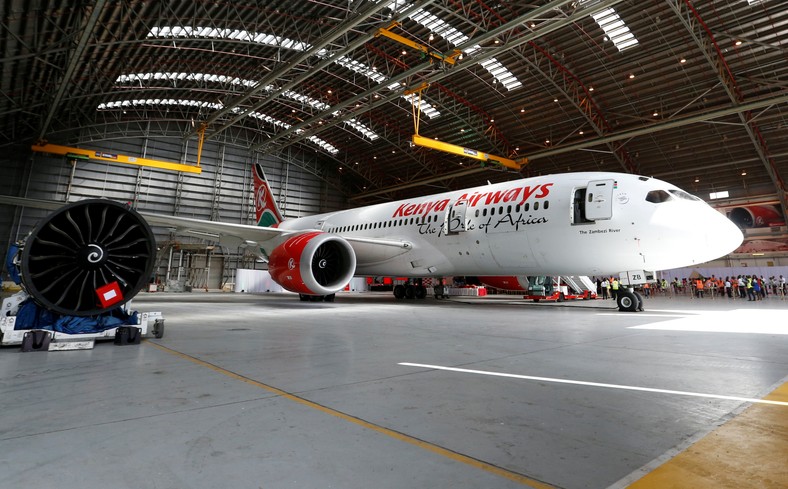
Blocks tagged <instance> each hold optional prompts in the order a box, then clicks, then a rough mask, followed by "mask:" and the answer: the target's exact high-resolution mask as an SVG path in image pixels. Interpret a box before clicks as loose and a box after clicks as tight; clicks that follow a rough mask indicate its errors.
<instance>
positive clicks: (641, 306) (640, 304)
mask: <svg viewBox="0 0 788 489" xmlns="http://www.w3.org/2000/svg"><path fill="white" fill-rule="evenodd" d="M632 293H633V294H635V298H636V299H637V300H638V307H637V310H638V311H643V310H644V309H643V296H642V295H640V294H639V293H637V292H632Z"/></svg>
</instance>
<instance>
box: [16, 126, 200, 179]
mask: <svg viewBox="0 0 788 489" xmlns="http://www.w3.org/2000/svg"><path fill="white" fill-rule="evenodd" d="M199 134H200V138H199V141H198V143H197V164H196V165H188V164H183V163H173V162H170V161H161V160H153V159H150V158H138V157H136V156H126V155H120V154H115V153H109V152H107V151H98V150H93V149H85V148H73V147H70V146H60V145H57V144H49V143H40V144H34V145H32V146H31V147H30V149H32V150H33V151H36V152H38V153H49V154H53V155H62V156H65V157H67V158H73V159H77V160H97V161H106V162H109V163H126V164H129V165H138V166H150V167H153V168H161V169H162V170H174V171H182V172H186V173H202V167H200V156H201V155H202V145H203V142H204V141H205V126H202V127H201V128H200V131H199Z"/></svg>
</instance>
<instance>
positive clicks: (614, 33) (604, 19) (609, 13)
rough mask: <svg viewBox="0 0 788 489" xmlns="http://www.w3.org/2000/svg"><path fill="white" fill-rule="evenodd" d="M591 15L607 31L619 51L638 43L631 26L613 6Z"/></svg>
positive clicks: (608, 36)
mask: <svg viewBox="0 0 788 489" xmlns="http://www.w3.org/2000/svg"><path fill="white" fill-rule="evenodd" d="M591 17H593V19H594V20H595V21H596V23H597V24H599V27H601V28H602V30H603V31H605V35H606V36H607V38H608V39H610V40H611V41H612V42H613V45H614V46H615V47H616V49H618V50H619V51H624V50H625V49H629V48H631V47H634V46H636V45H637V44H638V40H637V39H635V36H634V34H632V32H631V31H630V30H629V27H627V25H626V23H624V21H623V20H622V19H621V17H619V15H618V14H617V13H616V11H615V10H613V9H612V8H606V9H603V10H601V11H599V12H598V13H596V14H594V15H592V16H591Z"/></svg>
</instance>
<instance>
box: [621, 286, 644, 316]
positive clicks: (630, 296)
mask: <svg viewBox="0 0 788 489" xmlns="http://www.w3.org/2000/svg"><path fill="white" fill-rule="evenodd" d="M616 303H618V310H619V311H624V312H637V311H642V310H643V297H642V296H641V295H640V294H638V293H637V292H635V291H634V290H632V289H626V290H622V291H620V292H619V293H618V298H617V299H616Z"/></svg>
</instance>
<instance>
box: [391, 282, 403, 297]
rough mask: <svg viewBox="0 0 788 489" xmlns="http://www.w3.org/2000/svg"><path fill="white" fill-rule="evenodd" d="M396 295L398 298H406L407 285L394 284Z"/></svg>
mask: <svg viewBox="0 0 788 489" xmlns="http://www.w3.org/2000/svg"><path fill="white" fill-rule="evenodd" d="M394 297H395V298H397V299H404V298H405V286H404V285H402V284H400V285H395V286H394Z"/></svg>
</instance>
